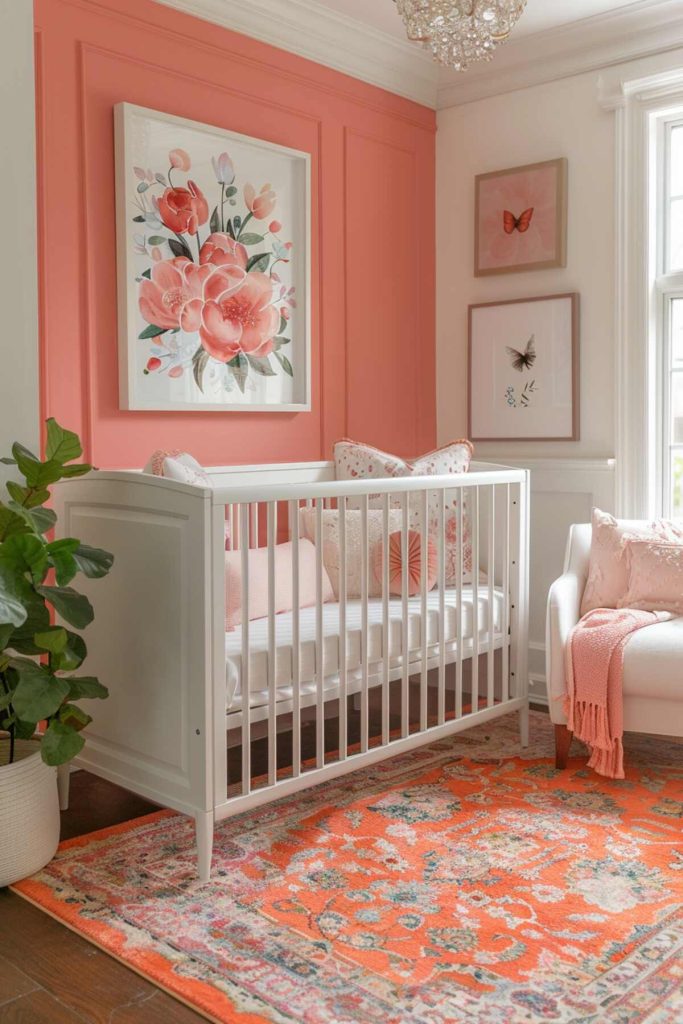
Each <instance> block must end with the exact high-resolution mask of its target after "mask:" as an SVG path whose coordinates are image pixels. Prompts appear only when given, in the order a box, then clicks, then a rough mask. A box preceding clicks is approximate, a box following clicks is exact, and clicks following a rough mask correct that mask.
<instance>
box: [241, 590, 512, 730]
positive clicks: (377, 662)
mask: <svg viewBox="0 0 683 1024" xmlns="http://www.w3.org/2000/svg"><path fill="white" fill-rule="evenodd" d="M477 606H478V615H477V616H475V615H474V595H473V590H472V587H471V586H467V587H463V588H462V600H461V607H460V612H459V613H460V618H461V621H462V639H463V647H464V646H465V645H466V644H467V642H469V641H472V639H473V637H474V626H475V619H476V622H477V625H478V629H477V632H478V637H479V641H480V643H481V644H482V645H483V644H486V643H488V634H489V590H488V586H487V585H483V586H481V585H480V588H479V594H478V601H477ZM491 611H492V619H493V634H494V636H493V638H492V640H495V639H496V636H497V637H498V639H500V634H501V633H502V624H503V616H504V599H503V592H502V590H500V589H499V588H497V587H496V588H494V589H493V602H492V608H491ZM361 615H362V606H361V601H360V600H359V599H356V600H349V601H347V604H346V667H347V671H348V672H349V673H351V674H353V673H355V672H357V671H358V670H359V669H360V667H361ZM440 625H441V624H440V612H439V593H438V591H430V592H429V593H428V594H427V616H426V632H427V637H426V639H427V650H428V656H429V657H436V656H438V653H439V644H440V639H441V629H440ZM457 630H458V602H457V591H456V589H455V588H447V589H446V590H445V592H444V642H445V643H446V644H447V645H449V648H450V650H449V654H452V653H453V649H454V642H455V641H456V639H457ZM387 632H388V654H389V660H390V666H391V667H392V668H395V667H397V666H399V665H401V664H402V659H403V653H404V647H403V602H402V600H401V598H400V597H395V598H391V600H390V601H389V617H388V628H387ZM299 638H300V652H301V653H300V682H301V689H302V692H306V690H307V689H310V688H311V684H312V682H313V680H314V679H315V676H316V667H317V666H316V657H317V649H316V610H315V608H302V609H301V611H300V620H299ZM249 649H250V656H249V690H250V694H251V699H250V702H249V703H250V705H251V706H255V705H259V704H262V703H264V702H265V701H267V694H268V619H267V618H264V619H254V620H252V621H251V622H250V623H249ZM383 649H384V626H383V609H382V599H381V598H371V599H370V600H369V601H368V666H369V672H370V674H371V675H373V674H374V675H377V674H378V668H379V666H381V660H382V652H383ZM343 650H344V645H343V643H342V642H340V628H339V604H337V603H330V604H326V605H324V606H323V644H322V651H323V657H322V661H323V673H324V678H325V680H326V687H327V686H328V684H329V686H330V687H335V686H337V685H338V680H339V672H340V669H341V666H342V660H341V659H342V657H343ZM292 651H293V645H292V613H291V612H282V613H280V614H279V615H276V616H275V685H276V687H277V688H278V700H280V699H283V700H285V699H287V697H288V696H290V697H291V693H292V689H291V688H292V683H293V678H292ZM225 653H226V659H227V665H226V686H227V694H226V697H227V709H228V710H234V709H237V708H239V707H241V704H242V629H241V627H238V628H237V629H235V630H234V631H233V632H230V633H226V636H225ZM421 654H422V608H421V597H420V596H419V595H418V596H416V597H413V598H410V599H409V602H408V656H409V661H410V662H416V661H419V659H420V658H421ZM449 660H452V658H449Z"/></svg>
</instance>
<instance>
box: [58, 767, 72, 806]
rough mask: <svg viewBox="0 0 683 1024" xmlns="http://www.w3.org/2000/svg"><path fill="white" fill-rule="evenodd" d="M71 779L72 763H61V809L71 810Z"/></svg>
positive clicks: (59, 791) (59, 778)
mask: <svg viewBox="0 0 683 1024" xmlns="http://www.w3.org/2000/svg"><path fill="white" fill-rule="evenodd" d="M70 780H71V765H70V764H60V766H59V768H58V769H57V793H58V794H59V809H60V811H68V810H69V782H70Z"/></svg>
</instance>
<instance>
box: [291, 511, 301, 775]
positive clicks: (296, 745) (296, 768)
mask: <svg viewBox="0 0 683 1024" xmlns="http://www.w3.org/2000/svg"><path fill="white" fill-rule="evenodd" d="M289 523H290V530H291V538H292V753H293V758H292V775H293V777H294V778H295V779H296V778H298V777H299V775H301V646H300V643H299V637H300V632H301V629H300V616H301V608H300V603H301V602H300V598H299V502H298V501H296V500H294V501H290V502H289Z"/></svg>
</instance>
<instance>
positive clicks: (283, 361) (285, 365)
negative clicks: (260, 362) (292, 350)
mask: <svg viewBox="0 0 683 1024" xmlns="http://www.w3.org/2000/svg"><path fill="white" fill-rule="evenodd" d="M273 355H274V356H275V358H276V359H277V361H278V363H279V364H280V366H281V367H282V369H283V370H284V371H285V373H288V374H289V376H290V377H293V376H294V370H293V369H292V364H291V363H290V361H289V359H288V358H287V356H283V354H282V352H278V351H277V350H276V351H275V352H273Z"/></svg>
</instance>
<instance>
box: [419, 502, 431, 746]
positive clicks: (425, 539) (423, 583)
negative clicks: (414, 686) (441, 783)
mask: <svg viewBox="0 0 683 1024" xmlns="http://www.w3.org/2000/svg"><path fill="white" fill-rule="evenodd" d="M427 497H428V493H427V491H423V492H422V496H421V499H422V500H421V509H420V536H421V543H420V548H421V550H420V566H421V572H420V640H421V641H422V668H421V671H420V729H421V731H422V732H424V731H425V729H426V728H427V546H428V543H429V516H428V514H427Z"/></svg>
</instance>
